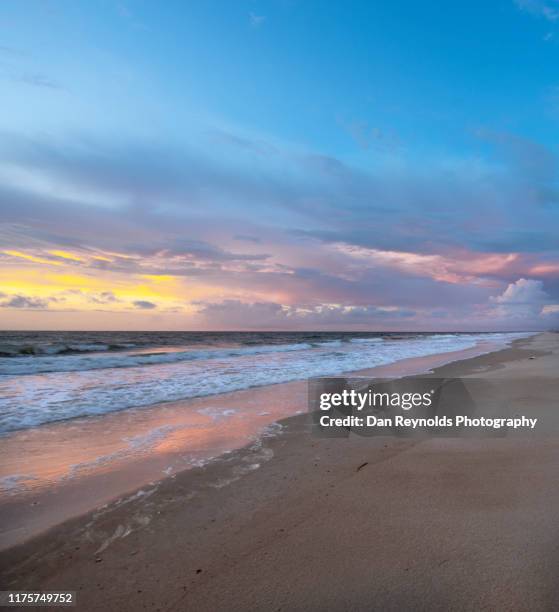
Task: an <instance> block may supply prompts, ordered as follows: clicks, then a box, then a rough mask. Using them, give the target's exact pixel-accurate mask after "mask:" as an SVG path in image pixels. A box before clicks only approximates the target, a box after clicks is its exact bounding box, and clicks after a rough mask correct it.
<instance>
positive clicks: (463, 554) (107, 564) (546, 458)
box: [1, 333, 559, 611]
mask: <svg viewBox="0 0 559 612" xmlns="http://www.w3.org/2000/svg"><path fill="white" fill-rule="evenodd" d="M558 372H559V335H558V334H551V333H546V334H541V335H539V336H537V337H535V338H533V339H531V340H527V341H519V342H517V343H516V344H515V346H514V347H513V348H510V349H505V350H502V351H499V352H495V353H491V354H488V355H484V356H481V357H476V358H473V359H469V360H465V361H461V362H456V363H453V364H449V365H447V366H443V367H442V368H439V369H437V370H436V374H437V375H438V376H474V375H475V376H476V377H489V378H495V379H497V378H498V379H500V380H504V381H505V382H506V381H507V380H510V381H511V389H514V393H515V394H517V395H518V389H515V388H514V385H513V384H512V383H513V382H514V381H524V382H523V383H522V389H523V394H524V395H523V397H524V398H525V400H526V406H529V407H534V409H540V410H541V409H545V408H548V409H552V408H553V407H554V406H556V405H557V398H558V397H559V379H558V377H557V375H558ZM530 381H532V382H530ZM512 392H513V391H511V393H512ZM512 399H514V398H512ZM527 410H528V408H527ZM283 425H284V431H283V433H282V434H281V435H279V436H276V437H268V438H265V439H263V440H262V442H261V443H260V444H253V445H252V446H250V447H246V448H244V449H242V450H239V451H234V452H231V453H229V454H227V455H225V456H224V457H222V458H220V459H218V460H216V461H214V462H212V463H211V464H210V465H208V466H206V467H204V468H200V469H193V470H189V471H185V472H182V473H180V474H177V475H176V476H175V477H173V478H170V479H167V480H164V481H162V482H161V483H159V484H158V485H155V486H153V487H148V488H144V489H143V490H142V491H140V492H138V493H136V494H135V495H131V496H129V497H128V498H126V499H123V500H121V501H120V502H118V503H113V504H111V505H109V506H107V507H106V508H103V509H100V510H96V511H94V512H92V513H89V514H87V515H85V516H82V517H79V518H76V519H72V520H70V521H68V522H66V523H64V524H63V525H60V526H57V527H55V528H53V529H51V530H50V531H48V532H47V533H45V534H43V535H40V536H38V537H36V538H34V539H32V540H30V541H29V542H27V543H25V544H23V545H21V546H18V547H15V548H12V549H10V550H8V551H5V552H4V553H3V554H2V580H1V585H2V589H19V590H58V589H61V590H75V591H77V602H78V605H77V609H79V610H88V611H89V610H110V611H112V610H115V611H116V610H124V611H126V610H142V609H147V610H196V611H204V610H212V611H216V610H217V611H221V610H223V611H225V610H227V611H231V610H554V609H558V608H559V592H558V587H557V586H556V579H555V574H556V568H557V562H558V560H559V521H557V520H556V513H557V508H558V507H559V487H557V486H556V481H557V474H558V473H559V436H556V435H550V436H548V437H545V438H542V437H521V436H513V437H503V438H471V439H458V438H443V439H423V440H417V439H400V438H390V437H384V436H383V437H376V438H360V437H353V436H352V437H350V438H348V439H327V438H316V437H313V436H312V435H311V433H310V432H309V420H308V416H307V415H300V416H297V417H292V418H289V419H287V420H285V421H283Z"/></svg>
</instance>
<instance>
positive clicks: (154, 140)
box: [0, 0, 559, 331]
mask: <svg viewBox="0 0 559 612" xmlns="http://www.w3.org/2000/svg"><path fill="white" fill-rule="evenodd" d="M558 156H559V0H493V1H492V2H486V1H483V2H482V1H469V2H443V1H442V0H441V1H435V0H431V1H429V2H416V1H412V0H410V1H403V0H391V1H390V2H380V1H379V2H373V1H370V0H369V1H364V2H359V1H356V0H344V1H343V2H342V1H338V0H333V1H332V2H323V1H322V0H221V1H217V0H189V1H188V2H183V1H180V0H179V1H175V0H166V1H165V2H154V1H153V0H145V1H144V0H126V1H122V2H120V1H114V0H50V1H49V0H1V1H0V329H54V330H55V329H68V330H81V329H84V330H97V329H99V330H101V329H105V330H121V329H122V330H124V329H130V330H203V329H208V330H215V329H225V330H227V329H231V330H240V329H246V330H253V329H254V330H257V329H263V330H264V329H265V330H270V329H278V330H283V329H289V330H299V329H300V330H322V329H332V330H343V329H347V330H426V331H430V330H464V331H470V330H539V329H549V328H559V165H558V159H559V157H558Z"/></svg>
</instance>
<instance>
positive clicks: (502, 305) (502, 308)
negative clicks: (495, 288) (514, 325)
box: [491, 278, 550, 319]
mask: <svg viewBox="0 0 559 612" xmlns="http://www.w3.org/2000/svg"><path fill="white" fill-rule="evenodd" d="M549 299H550V298H549V295H548V294H547V293H546V292H545V290H544V288H543V282H542V281H540V280H533V279H525V278H519V279H518V280H517V281H516V282H514V283H510V284H509V285H508V286H507V288H506V289H505V290H504V291H503V293H502V294H501V295H498V296H496V297H494V298H492V299H491V301H492V302H493V303H495V304H498V305H499V306H498V309H497V313H498V314H499V315H500V316H505V317H507V318H514V319H518V318H522V319H535V318H537V317H538V316H539V315H540V314H541V313H542V309H543V308H544V306H545V304H546V303H548V302H549Z"/></svg>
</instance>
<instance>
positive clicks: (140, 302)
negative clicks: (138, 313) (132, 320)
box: [133, 300, 157, 310]
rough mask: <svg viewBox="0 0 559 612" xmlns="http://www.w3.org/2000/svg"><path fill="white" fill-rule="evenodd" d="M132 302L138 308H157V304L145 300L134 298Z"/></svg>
mask: <svg viewBox="0 0 559 612" xmlns="http://www.w3.org/2000/svg"><path fill="white" fill-rule="evenodd" d="M133 304H134V306H135V307H136V308H138V309H139V310H153V309H154V308H157V304H154V303H153V302H148V301H147V300H135V301H134V302H133Z"/></svg>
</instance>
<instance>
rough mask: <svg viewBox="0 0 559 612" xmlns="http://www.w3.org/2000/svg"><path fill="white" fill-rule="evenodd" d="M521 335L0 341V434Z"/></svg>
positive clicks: (16, 335)
mask: <svg viewBox="0 0 559 612" xmlns="http://www.w3.org/2000/svg"><path fill="white" fill-rule="evenodd" d="M528 335H530V334H526V333H479V334H465V333H444V334H443V333H441V334H432V333H364V332H341V333H340V332H286V333H284V332H262V333H252V332H250V333H249V332H247V333H240V332H219V333H217V332H216V333H214V332H153V333H149V332H63V333H62V332H0V433H4V434H5V433H7V432H10V431H15V430H20V429H26V428H33V427H37V426H40V425H42V424H45V423H50V422H54V421H61V420H67V419H72V418H76V417H84V416H92V415H100V414H106V413H109V412H114V411H119V410H125V409H127V408H133V407H141V406H148V405H151V404H155V403H159V402H166V401H172V400H180V399H187V398H193V397H202V396H209V395H214V394H219V393H225V392H228V391H236V390H240V389H247V388H249V387H256V386H261V385H269V384H274V383H280V382H288V381H293V380H302V379H306V378H308V377H312V376H331V375H338V374H342V373H344V372H352V371H356V370H361V369H366V368H372V367H375V366H379V365H386V364H390V363H394V362H396V361H399V360H401V359H405V358H410V357H421V356H426V355H433V354H438V353H447V352H451V351H457V350H463V349H468V348H471V347H474V346H476V344H478V343H479V342H483V341H485V342H491V343H497V344H501V345H506V344H508V343H510V342H511V341H512V340H514V339H517V338H520V337H525V336H528Z"/></svg>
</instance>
